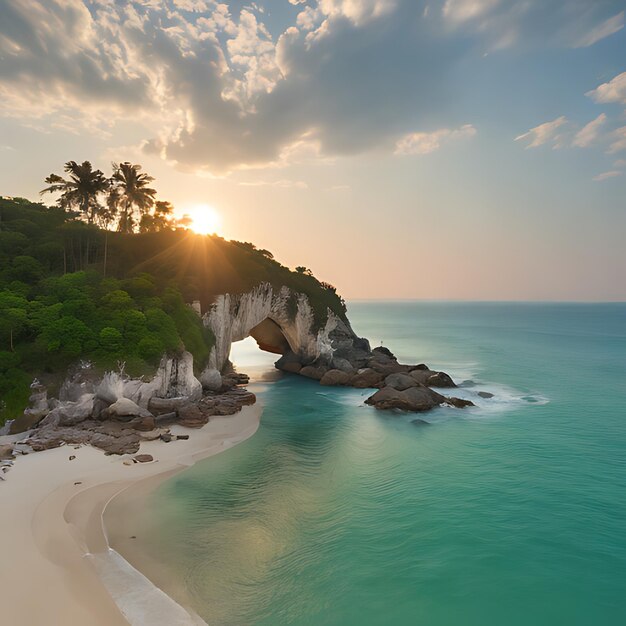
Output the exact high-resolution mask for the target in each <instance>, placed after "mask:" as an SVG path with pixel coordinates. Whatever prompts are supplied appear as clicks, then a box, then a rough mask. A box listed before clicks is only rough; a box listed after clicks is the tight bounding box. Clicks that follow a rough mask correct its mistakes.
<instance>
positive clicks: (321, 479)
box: [139, 303, 626, 626]
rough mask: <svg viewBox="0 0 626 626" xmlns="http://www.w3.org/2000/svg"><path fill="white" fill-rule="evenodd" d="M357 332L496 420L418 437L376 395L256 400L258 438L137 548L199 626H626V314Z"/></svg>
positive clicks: (465, 421) (214, 471) (456, 312)
mask: <svg viewBox="0 0 626 626" xmlns="http://www.w3.org/2000/svg"><path fill="white" fill-rule="evenodd" d="M349 314H350V318H351V320H352V323H353V326H354V328H355V330H356V331H357V332H358V333H359V334H362V335H365V336H368V337H370V339H372V343H373V344H377V343H379V342H380V340H384V343H385V345H387V346H388V347H389V348H391V349H392V350H393V351H394V352H395V353H396V354H397V355H398V356H399V357H400V359H401V360H404V361H407V362H422V361H423V362H426V363H428V364H429V365H431V366H432V367H434V368H442V369H446V370H447V371H449V372H450V373H451V374H452V375H453V376H454V377H455V378H456V380H458V381H472V382H466V383H465V386H464V387H463V388H462V389H461V390H460V395H463V396H464V397H470V398H473V399H475V401H476V402H477V404H479V406H478V407H477V408H475V409H469V410H464V411H460V410H455V409H437V410H436V411H434V412H431V413H428V414H422V415H420V417H422V418H424V419H426V420H428V421H429V422H431V424H430V425H428V426H421V427H417V426H415V425H413V424H411V423H410V420H411V419H412V418H413V417H414V416H406V415H394V414H385V413H380V412H376V411H375V410H373V409H370V408H369V407H366V406H364V405H363V400H364V399H365V398H366V397H367V395H368V392H366V391H362V390H352V389H335V388H333V389H328V388H321V387H320V386H318V385H317V384H316V383H313V382H311V381H308V380H302V379H300V378H298V377H295V376H288V377H284V378H282V379H280V380H278V381H277V382H274V383H271V384H266V385H257V387H256V391H257V393H258V394H259V397H260V399H261V401H262V402H263V404H264V406H265V412H264V415H263V418H262V424H261V427H260V429H259V431H258V432H257V434H256V435H254V436H253V437H252V438H251V439H249V440H248V441H246V442H245V443H243V444H241V445H239V446H237V447H236V448H234V449H232V450H229V451H228V452H225V453H224V454H221V455H218V456H217V457H214V458H211V459H207V460H206V461H203V462H201V463H199V464H197V465H196V466H194V467H193V468H191V469H189V470H188V471H185V472H184V473H182V474H180V475H178V476H176V477H175V478H173V479H171V480H170V481H168V482H166V483H164V484H163V485H162V486H161V487H160V488H159V490H158V491H157V492H155V493H154V494H153V495H152V496H151V497H150V499H149V501H148V505H147V511H146V512H147V517H149V518H150V519H151V520H152V524H151V526H150V527H149V528H146V530H145V532H144V533H143V536H141V537H140V538H139V539H140V540H141V541H142V542H143V546H144V547H145V549H146V550H148V551H149V552H150V553H151V554H152V556H153V557H154V558H157V559H158V560H159V561H160V562H161V563H163V564H164V566H166V567H168V568H170V569H171V570H172V571H173V573H174V575H175V577H176V578H177V579H178V580H181V581H184V585H185V586H186V588H187V589H188V591H189V599H190V602H191V604H192V606H193V608H194V609H195V610H196V611H197V612H198V613H199V614H200V615H201V616H202V617H203V618H204V619H205V620H206V621H207V622H209V623H210V624H211V626H215V625H221V624H228V625H243V624H254V625H264V626H266V625H267V626H280V625H287V624H289V625H298V626H301V625H302V626H304V625H333V626H335V625H337V626H338V625H352V624H355V625H362V626H370V625H372V626H373V625H379V624H381V625H382V624H398V625H404V624H407V625H408V624H418V625H428V626H444V625H445V626H458V625H471V626H474V625H476V626H479V625H480V626H489V625H498V626H500V625H503V624H507V625H511V626H515V625H520V626H521V625H524V626H528V625H560V624H564V625H567V626H577V625H581V626H583V625H584V626H588V625H609V624H610V625H613V624H615V625H618V624H624V623H626V305H622V304H614V305H610V304H609V305H573V304H550V305H547V304H478V303H476V304H456V303H454V304H450V303H393V304H390V303H377V304H371V303H353V304H351V305H350V309H349ZM244 369H245V368H244ZM480 390H486V391H490V392H492V393H494V394H495V397H494V398H493V399H481V398H479V397H478V396H477V395H476V393H477V391H480Z"/></svg>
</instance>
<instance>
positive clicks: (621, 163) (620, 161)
mask: <svg viewBox="0 0 626 626" xmlns="http://www.w3.org/2000/svg"><path fill="white" fill-rule="evenodd" d="M613 167H616V168H619V167H626V159H617V161H615V163H613Z"/></svg>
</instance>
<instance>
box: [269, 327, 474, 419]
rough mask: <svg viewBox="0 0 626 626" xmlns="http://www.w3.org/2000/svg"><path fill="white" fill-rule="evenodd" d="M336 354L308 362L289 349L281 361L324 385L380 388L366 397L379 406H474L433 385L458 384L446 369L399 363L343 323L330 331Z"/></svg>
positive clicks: (406, 408)
mask: <svg viewBox="0 0 626 626" xmlns="http://www.w3.org/2000/svg"><path fill="white" fill-rule="evenodd" d="M329 338H330V340H331V343H332V347H333V353H332V357H331V358H326V357H325V358H319V359H317V360H316V361H314V362H305V360H304V359H300V358H299V357H298V355H296V354H295V353H294V352H292V351H289V352H287V353H286V354H284V355H283V356H282V357H281V358H280V359H278V361H276V364H275V365H276V367H277V368H278V369H280V370H282V371H285V372H289V373H295V374H299V375H301V376H305V377H307V378H312V379H313V380H318V381H320V384H322V385H335V386H336V385H344V386H350V387H356V388H358V389H376V388H378V389H380V392H377V393H375V394H374V395H373V396H371V397H370V398H368V399H367V400H366V403H367V404H370V405H372V406H374V407H376V408H377V409H399V410H403V411H426V410H428V409H432V408H434V407H436V406H439V405H441V404H449V405H451V406H456V407H459V408H461V407H463V406H470V405H469V404H466V401H462V400H460V399H458V398H452V399H448V398H446V397H445V396H443V395H441V394H439V393H437V392H435V391H433V390H432V389H431V387H439V388H453V387H456V385H455V383H454V381H453V380H452V378H451V377H450V376H449V375H448V374H446V373H445V372H439V371H435V370H431V369H430V368H429V367H428V366H427V365H424V364H423V363H420V364H418V365H405V364H403V363H399V362H398V360H397V359H396V357H395V356H394V355H393V353H392V352H391V351H390V350H389V349H388V348H385V347H384V346H379V347H376V348H374V349H373V350H371V349H370V347H369V343H368V342H367V340H365V339H360V338H358V337H356V335H354V333H352V332H351V329H349V328H348V327H347V326H339V327H338V328H337V329H335V330H333V331H331V332H330V333H329Z"/></svg>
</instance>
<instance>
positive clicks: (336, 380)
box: [320, 369, 351, 386]
mask: <svg viewBox="0 0 626 626" xmlns="http://www.w3.org/2000/svg"><path fill="white" fill-rule="evenodd" d="M350 378H351V377H350V374H348V372H343V371H341V370H339V369H334V370H328V371H327V372H326V373H325V374H324V375H323V376H322V378H321V379H320V385H327V386H339V385H347V384H348V383H349V382H350Z"/></svg>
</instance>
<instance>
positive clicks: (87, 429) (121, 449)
mask: <svg viewBox="0 0 626 626" xmlns="http://www.w3.org/2000/svg"><path fill="white" fill-rule="evenodd" d="M139 442H140V437H139V434H138V433H137V432H136V431H134V430H133V429H131V428H128V427H126V426H124V425H122V424H119V423H117V424H116V423H114V422H105V423H98V422H94V421H91V420H89V421H85V422H82V423H81V424H79V425H78V426H75V427H71V426H52V425H48V426H43V427H40V428H38V429H36V430H35V431H34V432H33V434H32V435H31V436H30V437H29V439H28V440H27V443H28V444H29V445H30V446H31V447H32V449H33V450H34V451H35V452H39V451H41V450H48V449H50V448H58V447H59V446H61V445H65V444H74V445H77V444H78V445H80V444H91V445H92V446H94V447H96V448H100V449H101V450H104V451H105V452H107V453H109V454H131V453H135V452H137V451H138V450H139Z"/></svg>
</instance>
